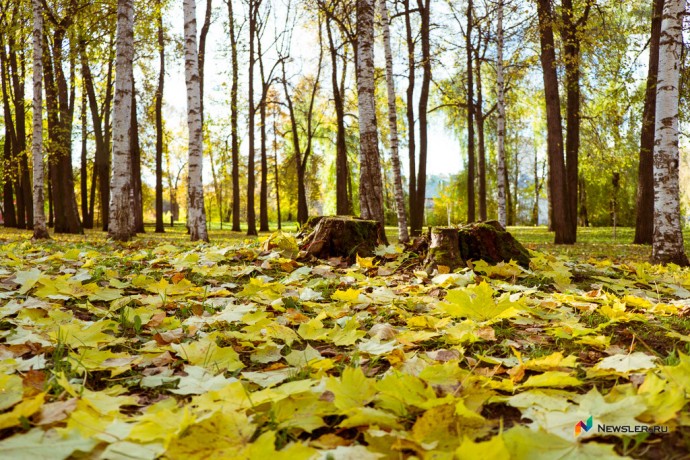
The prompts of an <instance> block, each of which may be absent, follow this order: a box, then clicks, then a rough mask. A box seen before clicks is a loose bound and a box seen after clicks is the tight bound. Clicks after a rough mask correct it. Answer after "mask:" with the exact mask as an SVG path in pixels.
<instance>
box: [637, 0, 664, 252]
mask: <svg viewBox="0 0 690 460" xmlns="http://www.w3.org/2000/svg"><path fill="white" fill-rule="evenodd" d="M652 1H653V4H654V7H653V10H652V11H653V12H652V31H651V36H650V40H649V68H648V70H647V89H646V92H645V99H644V112H643V113H642V130H641V133H640V163H639V165H638V169H637V215H636V219H635V239H634V240H633V243H635V244H652V238H653V236H654V124H655V111H656V80H657V73H658V72H659V37H660V35H661V15H662V13H663V10H664V0H652Z"/></svg>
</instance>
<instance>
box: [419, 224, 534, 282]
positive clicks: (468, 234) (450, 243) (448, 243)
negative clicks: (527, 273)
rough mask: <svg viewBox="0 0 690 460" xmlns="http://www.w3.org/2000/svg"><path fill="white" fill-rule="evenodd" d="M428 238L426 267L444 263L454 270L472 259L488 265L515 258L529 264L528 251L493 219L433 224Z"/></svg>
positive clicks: (434, 266)
mask: <svg viewBox="0 0 690 460" xmlns="http://www.w3.org/2000/svg"><path fill="white" fill-rule="evenodd" d="M429 239H430V245H429V252H428V253H427V257H426V260H425V265H426V266H427V268H436V267H437V266H438V265H445V266H447V267H449V268H450V269H451V270H454V269H456V268H458V267H462V266H464V265H466V263H467V261H473V260H483V261H485V262H488V263H490V264H497V263H499V262H509V261H510V260H515V261H516V262H517V263H518V264H520V265H522V266H523V267H529V262H530V257H529V251H527V249H525V247H524V246H523V245H522V244H520V242H519V241H518V240H516V239H515V238H514V237H513V235H511V234H510V233H508V232H507V231H506V230H505V229H504V228H503V227H502V226H501V224H499V223H498V222H496V221H488V222H479V223H475V224H469V225H465V226H463V227H460V228H459V229H458V228H447V227H434V228H432V229H431V230H430V235H429Z"/></svg>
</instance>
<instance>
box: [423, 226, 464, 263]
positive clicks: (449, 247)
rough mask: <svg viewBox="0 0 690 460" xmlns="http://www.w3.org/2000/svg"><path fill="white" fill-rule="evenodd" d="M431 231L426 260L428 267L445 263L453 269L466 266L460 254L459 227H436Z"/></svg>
mask: <svg viewBox="0 0 690 460" xmlns="http://www.w3.org/2000/svg"><path fill="white" fill-rule="evenodd" d="M429 233H430V234H429V239H430V242H429V252H428V253H427V256H426V259H425V261H424V265H425V266H426V267H427V268H428V269H434V268H437V267H438V266H439V265H443V266H445V267H448V268H449V269H450V270H451V271H453V270H455V269H456V268H458V267H464V266H465V261H464V260H462V257H461V256H460V246H459V243H460V239H459V238H458V229H457V228H448V227H434V228H432V229H431V230H430V232H429Z"/></svg>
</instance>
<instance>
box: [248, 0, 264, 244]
mask: <svg viewBox="0 0 690 460" xmlns="http://www.w3.org/2000/svg"><path fill="white" fill-rule="evenodd" d="M260 2H261V0H249V75H248V76H247V78H248V80H249V82H248V86H249V92H248V97H249V133H248V135H249V153H248V155H247V235H256V234H257V231H256V210H255V209H254V189H255V176H256V171H255V170H254V169H255V166H254V156H255V153H256V152H255V151H254V150H255V138H256V133H255V132H254V126H255V123H254V121H255V120H254V117H255V116H256V106H255V104H254V63H255V62H254V38H255V37H254V36H255V35H256V20H257V16H258V9H259V4H260Z"/></svg>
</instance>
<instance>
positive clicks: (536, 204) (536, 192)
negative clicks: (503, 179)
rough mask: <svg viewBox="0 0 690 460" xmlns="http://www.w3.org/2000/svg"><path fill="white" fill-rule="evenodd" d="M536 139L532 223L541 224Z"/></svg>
mask: <svg viewBox="0 0 690 460" xmlns="http://www.w3.org/2000/svg"><path fill="white" fill-rule="evenodd" d="M536 144H537V143H536V139H535V142H534V169H533V172H534V205H533V206H532V225H534V226H537V225H539V193H540V192H541V188H540V187H539V150H538V149H537V145H536Z"/></svg>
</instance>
